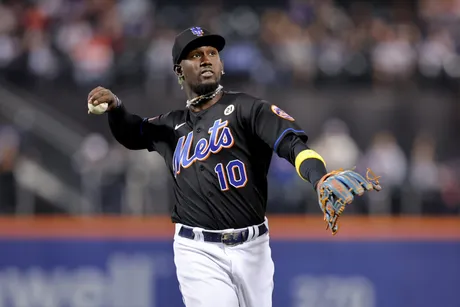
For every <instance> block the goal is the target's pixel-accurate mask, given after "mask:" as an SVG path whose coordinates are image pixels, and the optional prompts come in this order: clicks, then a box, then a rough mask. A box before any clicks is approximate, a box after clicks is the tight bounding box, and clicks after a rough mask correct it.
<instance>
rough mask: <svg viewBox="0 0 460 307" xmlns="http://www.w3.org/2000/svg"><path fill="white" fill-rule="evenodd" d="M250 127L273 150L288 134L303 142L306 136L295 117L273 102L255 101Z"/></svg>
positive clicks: (276, 148) (275, 149)
mask: <svg viewBox="0 0 460 307" xmlns="http://www.w3.org/2000/svg"><path fill="white" fill-rule="evenodd" d="M252 113H253V115H252V129H253V131H254V133H255V134H256V135H257V137H259V138H260V139H262V140H263V141H264V142H265V143H266V144H267V145H268V146H270V148H272V149H273V151H275V152H277V150H278V147H279V145H280V142H281V141H282V140H283V138H284V137H286V136H287V135H289V134H296V135H298V136H299V137H301V138H302V139H303V140H304V141H305V142H306V141H307V139H308V137H307V135H306V133H305V131H304V130H303V129H302V128H301V127H300V126H299V125H298V124H297V122H296V121H295V119H294V118H293V117H292V116H290V115H289V114H287V113H286V112H284V111H283V110H282V109H280V108H279V107H278V106H276V105H274V104H270V103H268V102H266V101H256V102H255V105H254V107H253V110H252Z"/></svg>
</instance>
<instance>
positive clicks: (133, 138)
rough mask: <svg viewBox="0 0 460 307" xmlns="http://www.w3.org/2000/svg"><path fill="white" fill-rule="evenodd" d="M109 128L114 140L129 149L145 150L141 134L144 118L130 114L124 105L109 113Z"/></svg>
mask: <svg viewBox="0 0 460 307" xmlns="http://www.w3.org/2000/svg"><path fill="white" fill-rule="evenodd" d="M108 119H109V127H110V131H111V132H112V135H113V136H114V138H115V139H116V140H117V141H118V142H119V143H120V144H122V145H123V146H125V147H126V148H128V149H133V150H136V149H145V148H146V145H145V139H144V138H143V137H142V134H141V131H142V130H141V127H142V124H143V118H142V117H140V116H138V115H135V114H131V113H129V112H128V111H127V110H126V109H125V107H124V106H123V104H121V105H120V106H119V107H117V108H116V109H113V110H111V111H110V112H108Z"/></svg>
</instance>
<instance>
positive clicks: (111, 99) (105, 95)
mask: <svg viewBox="0 0 460 307" xmlns="http://www.w3.org/2000/svg"><path fill="white" fill-rule="evenodd" d="M88 103H90V104H92V105H94V106H97V105H99V104H101V103H107V104H108V107H107V111H110V110H112V109H114V108H116V107H117V106H118V104H119V100H118V98H117V96H116V95H115V94H114V93H112V91H110V90H109V89H106V88H104V87H102V86H98V87H96V88H94V89H93V90H92V91H91V92H89V94H88Z"/></svg>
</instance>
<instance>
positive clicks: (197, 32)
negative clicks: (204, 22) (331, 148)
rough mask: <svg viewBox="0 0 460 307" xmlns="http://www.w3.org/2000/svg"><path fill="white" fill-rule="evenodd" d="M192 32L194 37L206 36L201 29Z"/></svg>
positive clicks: (194, 28) (197, 28) (194, 29)
mask: <svg viewBox="0 0 460 307" xmlns="http://www.w3.org/2000/svg"><path fill="white" fill-rule="evenodd" d="M190 31H192V33H193V35H196V36H203V35H204V32H203V30H202V29H201V28H200V27H193V28H190Z"/></svg>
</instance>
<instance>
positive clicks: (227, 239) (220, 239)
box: [179, 223, 268, 245]
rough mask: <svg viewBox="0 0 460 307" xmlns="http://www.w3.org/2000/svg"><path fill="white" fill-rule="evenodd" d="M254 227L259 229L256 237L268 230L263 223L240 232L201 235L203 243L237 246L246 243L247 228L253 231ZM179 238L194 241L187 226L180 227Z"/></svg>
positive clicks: (204, 232) (192, 234)
mask: <svg viewBox="0 0 460 307" xmlns="http://www.w3.org/2000/svg"><path fill="white" fill-rule="evenodd" d="M256 227H257V228H258V229H259V234H258V236H261V235H263V234H265V233H266V232H267V231H268V228H267V226H266V225H265V223H264V224H262V225H259V226H254V227H248V228H244V229H242V230H235V231H234V232H209V231H206V230H203V231H202V232H201V233H202V234H203V240H204V241H205V242H215V243H223V244H225V245H238V244H241V243H243V242H246V241H247V239H248V237H249V228H253V229H255V228H256ZM179 236H181V237H184V238H187V239H192V240H193V239H195V233H194V232H193V228H191V227H187V226H182V227H181V228H180V230H179Z"/></svg>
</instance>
